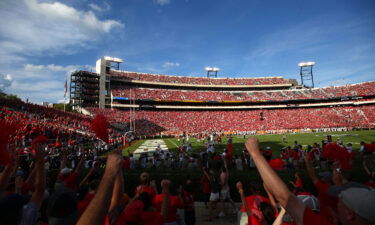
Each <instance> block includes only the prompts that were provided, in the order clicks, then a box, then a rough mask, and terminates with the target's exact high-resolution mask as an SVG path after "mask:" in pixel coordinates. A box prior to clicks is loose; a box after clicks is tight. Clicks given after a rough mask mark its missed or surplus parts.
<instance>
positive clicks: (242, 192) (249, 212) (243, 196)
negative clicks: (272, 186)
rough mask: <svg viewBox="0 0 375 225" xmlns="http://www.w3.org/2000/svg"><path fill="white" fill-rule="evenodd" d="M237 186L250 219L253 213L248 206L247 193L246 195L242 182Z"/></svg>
mask: <svg viewBox="0 0 375 225" xmlns="http://www.w3.org/2000/svg"><path fill="white" fill-rule="evenodd" d="M236 186H237V189H238V192H239V193H240V197H241V202H242V205H243V206H244V207H245V210H246V214H247V217H248V218H250V216H251V215H252V213H251V210H250V209H249V206H248V205H247V202H246V198H245V193H244V190H243V186H242V183H241V181H238V182H237V184H236Z"/></svg>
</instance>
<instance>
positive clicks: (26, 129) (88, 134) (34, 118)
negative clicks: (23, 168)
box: [0, 97, 120, 143]
mask: <svg viewBox="0 0 375 225" xmlns="http://www.w3.org/2000/svg"><path fill="white" fill-rule="evenodd" d="M0 120H4V121H7V122H14V123H15V124H16V125H17V126H19V127H20V129H18V131H17V134H16V135H15V138H16V140H17V141H23V142H24V141H25V142H28V143H31V140H33V139H34V138H35V137H37V136H38V135H41V134H43V135H44V136H46V137H47V138H48V139H58V140H68V139H71V140H83V139H93V138H95V137H94V134H93V133H92V131H91V129H90V121H91V117H89V116H84V115H83V114H79V113H69V112H63V111H61V110H56V109H53V108H47V107H44V106H41V105H35V104H30V103H25V102H22V101H20V100H14V99H6V98H2V97H1V98H0ZM109 132H110V136H111V139H112V138H116V137H117V136H120V134H119V133H117V132H116V131H115V130H113V129H110V130H109Z"/></svg>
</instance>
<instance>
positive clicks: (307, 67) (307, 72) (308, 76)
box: [298, 62, 315, 88]
mask: <svg viewBox="0 0 375 225" xmlns="http://www.w3.org/2000/svg"><path fill="white" fill-rule="evenodd" d="M314 65H315V62H300V63H298V66H299V67H300V73H299V74H300V75H301V85H302V86H306V87H310V88H313V87H314V76H313V71H312V68H313V66H314ZM305 81H307V82H309V81H310V84H311V85H310V86H308V85H305V83H306V82H305Z"/></svg>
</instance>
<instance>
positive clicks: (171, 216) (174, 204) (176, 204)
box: [152, 194, 184, 223]
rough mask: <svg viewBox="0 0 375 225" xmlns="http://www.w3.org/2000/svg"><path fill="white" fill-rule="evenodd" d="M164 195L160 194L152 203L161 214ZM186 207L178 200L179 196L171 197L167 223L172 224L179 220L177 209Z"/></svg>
mask: <svg viewBox="0 0 375 225" xmlns="http://www.w3.org/2000/svg"><path fill="white" fill-rule="evenodd" d="M163 197H164V195H163V194H158V195H156V196H155V198H154V199H153V201H152V204H153V206H154V207H155V208H156V210H157V211H158V212H159V213H160V212H161V204H162V203H163ZM183 207H184V203H183V202H182V200H181V199H179V198H177V196H174V195H170V196H169V210H168V215H167V220H166V221H165V222H166V223H171V222H174V221H176V220H177V217H176V214H177V208H179V209H182V208H183Z"/></svg>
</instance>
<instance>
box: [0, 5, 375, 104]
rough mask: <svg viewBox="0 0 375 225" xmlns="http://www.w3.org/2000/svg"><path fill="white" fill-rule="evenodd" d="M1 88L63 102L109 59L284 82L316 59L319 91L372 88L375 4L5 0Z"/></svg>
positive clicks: (143, 67)
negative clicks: (82, 77) (73, 79)
mask: <svg viewBox="0 0 375 225" xmlns="http://www.w3.org/2000/svg"><path fill="white" fill-rule="evenodd" d="M0 20H1V21H2V22H1V23H0V73H1V74H3V76H1V77H0V88H1V89H5V91H6V92H7V93H13V94H17V95H19V96H20V97H22V98H23V99H26V98H28V99H29V100H30V101H33V102H42V101H48V102H58V101H62V99H63V87H64V82H65V79H66V76H67V74H70V72H71V71H73V70H75V69H86V70H91V69H92V68H93V67H94V66H95V62H96V60H97V59H98V58H100V57H103V56H105V55H108V56H112V57H119V58H122V59H123V60H124V63H123V64H122V66H121V69H123V70H129V71H138V72H149V73H160V74H172V75H190V76H205V72H204V67H206V66H215V67H220V68H221V71H220V72H219V77H259V76H280V75H282V76H284V77H286V78H294V79H298V80H299V75H298V74H299V70H298V67H297V64H298V62H301V61H316V63H317V64H316V66H315V67H314V73H315V83H316V85H317V86H320V87H322V86H329V85H339V84H347V83H357V82H363V81H369V80H375V2H374V1H373V0H351V1H347V0H335V1H334V0H316V1H302V0H283V1H280V0H273V1H271V0H117V1H109V0H104V1H103V0H102V1H96V0H95V1H91V0H81V1H79V0H66V1H62V0H61V1H49V0H47V1H46V0H16V1H14V0H3V1H0Z"/></svg>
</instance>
